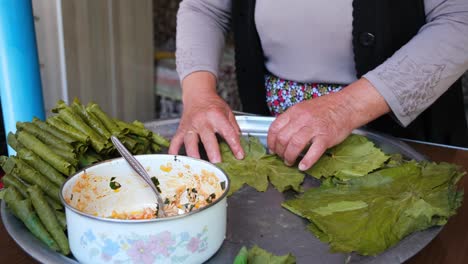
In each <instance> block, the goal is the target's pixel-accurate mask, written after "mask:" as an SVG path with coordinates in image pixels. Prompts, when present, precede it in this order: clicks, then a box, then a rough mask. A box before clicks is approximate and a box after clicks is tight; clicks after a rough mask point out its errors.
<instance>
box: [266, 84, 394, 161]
mask: <svg viewBox="0 0 468 264" xmlns="http://www.w3.org/2000/svg"><path fill="white" fill-rule="evenodd" d="M389 110H390V109H389V107H388V105H387V103H386V102H385V100H384V99H383V97H382V96H381V95H380V94H379V93H378V91H377V90H376V89H375V88H374V87H373V86H372V84H371V83H370V82H368V81H367V80H366V79H360V80H358V81H356V82H354V83H353V84H351V85H349V86H347V87H346V88H345V89H343V90H342V91H340V92H338V93H333V94H329V95H325V96H322V97H319V98H315V99H312V100H308V101H304V102H301V103H298V104H296V105H294V106H292V107H290V108H289V109H288V110H286V112H284V113H283V114H281V115H279V116H278V118H276V120H275V121H274V122H273V123H272V124H271V126H270V129H269V131H268V138H267V143H268V148H269V149H270V151H271V152H273V153H276V154H278V155H279V156H280V157H282V158H283V159H284V162H285V163H286V164H287V165H289V166H291V165H293V164H294V163H295V162H296V160H297V158H298V157H299V155H300V154H301V153H302V151H303V150H307V152H306V154H305V155H304V157H303V158H302V160H301V161H300V163H299V169H300V170H307V169H309V168H310V167H311V166H312V165H313V164H314V163H315V162H316V161H317V160H318V159H319V158H320V156H321V155H322V154H323V153H324V152H325V150H327V148H330V147H333V146H334V145H336V144H338V143H340V142H341V141H343V140H344V139H345V138H346V137H347V136H348V135H349V134H350V133H351V132H352V131H353V130H354V129H355V128H358V127H360V126H362V125H364V124H367V123H368V122H370V121H372V120H374V119H375V118H377V117H379V116H381V115H383V114H385V113H387V112H389ZM307 148H308V149H307Z"/></svg>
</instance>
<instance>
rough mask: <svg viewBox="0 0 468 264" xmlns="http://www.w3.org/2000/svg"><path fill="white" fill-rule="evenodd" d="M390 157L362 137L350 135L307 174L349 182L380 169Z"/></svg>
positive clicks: (326, 153) (329, 151) (328, 152)
mask: <svg viewBox="0 0 468 264" xmlns="http://www.w3.org/2000/svg"><path fill="white" fill-rule="evenodd" d="M388 159H389V156H387V155H385V154H384V153H383V152H382V151H381V150H380V149H379V148H376V147H375V146H374V144H373V143H372V142H370V141H369V140H368V139H367V138H366V137H364V136H361V135H355V134H353V135H350V136H349V137H348V138H346V139H345V140H344V141H343V142H342V143H340V144H338V145H337V146H335V147H333V148H330V149H328V150H327V151H326V152H325V154H324V155H322V157H321V158H320V159H319V160H318V161H317V162H316V163H315V164H314V165H313V166H312V168H310V169H309V170H308V171H307V173H308V174H309V175H312V176H313V177H316V178H318V179H320V178H321V177H325V178H326V177H331V176H334V177H337V178H339V179H342V180H349V179H352V178H356V177H362V176H364V175H367V174H368V173H369V172H371V171H373V170H375V169H378V168H380V167H381V166H382V165H383V164H384V162H385V161H387V160H388Z"/></svg>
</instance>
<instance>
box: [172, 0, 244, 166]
mask: <svg viewBox="0 0 468 264" xmlns="http://www.w3.org/2000/svg"><path fill="white" fill-rule="evenodd" d="M230 10H231V1H230V0H185V1H183V2H182V3H181V5H180V8H179V12H178V15H177V40H176V42H177V51H176V57H177V59H176V63H177V70H178V73H179V77H180V79H181V80H182V82H181V83H182V102H183V106H184V112H183V114H182V118H181V121H180V124H179V127H178V129H177V132H176V134H175V135H174V137H173V138H172V140H171V145H170V147H169V153H171V154H177V153H178V152H179V149H180V148H181V147H182V145H184V146H185V150H186V152H187V155H189V156H192V157H196V158H199V157H200V151H199V149H198V143H199V142H200V141H201V142H202V143H203V146H204V147H205V151H206V153H207V155H208V159H209V160H210V161H211V162H214V163H216V162H220V161H221V155H220V151H219V146H218V140H217V138H216V134H218V135H220V136H221V137H223V138H224V139H225V140H226V142H227V143H228V144H229V146H230V148H231V150H232V152H233V153H234V154H235V156H236V157H237V158H239V159H241V158H243V156H244V152H243V150H242V147H241V145H240V130H239V126H238V124H237V122H236V119H235V118H234V115H233V113H232V111H231V109H230V108H229V106H228V105H227V104H226V102H225V101H224V100H223V99H222V98H221V97H220V96H219V95H218V94H217V93H216V81H217V80H216V79H217V74H218V66H219V63H220V58H221V53H222V50H223V47H224V35H225V33H226V31H227V30H228V24H229V20H230Z"/></svg>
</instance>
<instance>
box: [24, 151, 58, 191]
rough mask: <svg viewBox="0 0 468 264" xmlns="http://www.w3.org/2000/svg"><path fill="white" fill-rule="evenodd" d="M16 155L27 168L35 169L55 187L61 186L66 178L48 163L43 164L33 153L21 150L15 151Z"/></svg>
mask: <svg viewBox="0 0 468 264" xmlns="http://www.w3.org/2000/svg"><path fill="white" fill-rule="evenodd" d="M17 155H18V157H19V158H20V159H22V160H24V161H25V162H26V163H27V164H28V165H29V166H31V167H33V168H34V169H36V170H37V171H38V172H40V173H41V174H42V175H44V176H45V177H47V178H48V179H49V180H50V181H51V182H53V183H55V184H56V185H57V186H61V185H62V184H63V183H64V182H65V180H66V176H65V175H63V174H62V173H60V172H59V171H58V170H56V169H55V168H54V167H52V166H51V165H50V164H49V163H47V162H45V161H44V160H43V159H41V158H40V157H39V156H37V155H36V154H35V153H34V152H32V151H30V150H29V149H26V148H21V149H19V150H17Z"/></svg>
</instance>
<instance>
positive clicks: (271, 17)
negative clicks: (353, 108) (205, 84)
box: [176, 0, 468, 126]
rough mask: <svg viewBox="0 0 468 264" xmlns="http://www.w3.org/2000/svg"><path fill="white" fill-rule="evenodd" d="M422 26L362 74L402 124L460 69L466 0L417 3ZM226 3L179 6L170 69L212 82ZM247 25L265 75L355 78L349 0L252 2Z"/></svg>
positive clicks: (194, 1) (190, 1) (204, 0)
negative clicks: (251, 23) (206, 75)
mask: <svg viewBox="0 0 468 264" xmlns="http://www.w3.org/2000/svg"><path fill="white" fill-rule="evenodd" d="M424 3H425V12H426V21H427V23H426V24H425V25H424V26H423V27H422V28H421V29H420V30H419V32H418V34H417V35H416V36H415V37H413V39H411V40H410V41H409V42H408V43H407V44H406V45H404V46H403V47H402V48H401V49H400V50H398V51H397V52H396V53H395V54H394V55H393V56H391V57H390V58H389V59H387V60H386V61H385V62H384V63H382V64H381V65H379V66H378V67H377V68H375V69H374V70H372V71H370V72H368V73H367V74H365V75H364V77H365V78H366V79H368V80H369V81H370V82H371V83H372V84H373V85H374V87H375V88H376V89H377V90H378V91H379V93H380V94H381V95H382V96H383V97H384V98H385V100H386V102H387V103H388V105H389V106H390V108H391V110H392V112H393V114H394V115H395V116H396V118H397V119H398V120H399V121H400V122H401V124H402V125H405V126H406V125H408V124H409V123H410V122H411V121H413V120H414V119H415V118H416V117H417V116H418V115H419V114H420V113H421V112H423V111H424V110H425V109H426V108H427V107H428V106H430V105H431V104H432V103H433V102H434V101H435V100H436V99H437V98H438V97H439V96H440V95H441V94H443V93H444V92H445V91H446V90H447V89H448V88H449V87H450V85H451V84H452V83H453V82H455V81H456V80H457V79H458V78H459V77H460V76H461V75H462V74H463V73H464V72H465V71H466V70H467V69H468V0H425V1H424ZM230 7H231V0H184V1H183V2H182V3H181V5H180V9H179V12H178V18H177V42H176V43H177V44H176V45H177V51H176V58H177V71H178V73H179V77H180V79H181V80H182V79H183V78H185V77H186V76H187V75H188V74H190V73H192V72H195V71H209V72H212V73H213V74H214V75H215V76H217V74H218V66H219V62H220V58H221V53H222V49H223V46H224V34H225V33H226V31H227V30H228V29H229V21H230ZM255 24H256V27H257V30H258V32H259V36H260V41H261V44H262V47H263V50H264V54H265V59H266V61H265V65H266V68H267V69H268V70H269V71H270V72H271V73H273V74H275V75H277V76H279V77H282V78H285V79H288V80H293V81H299V82H323V83H341V84H349V83H352V82H353V81H355V80H356V71H355V67H354V59H353V56H354V55H353V49H352V34H351V32H352V1H350V0H335V1H327V0H314V1H310V0H287V1H286V0H275V1H271V0H257V2H256V8H255Z"/></svg>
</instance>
